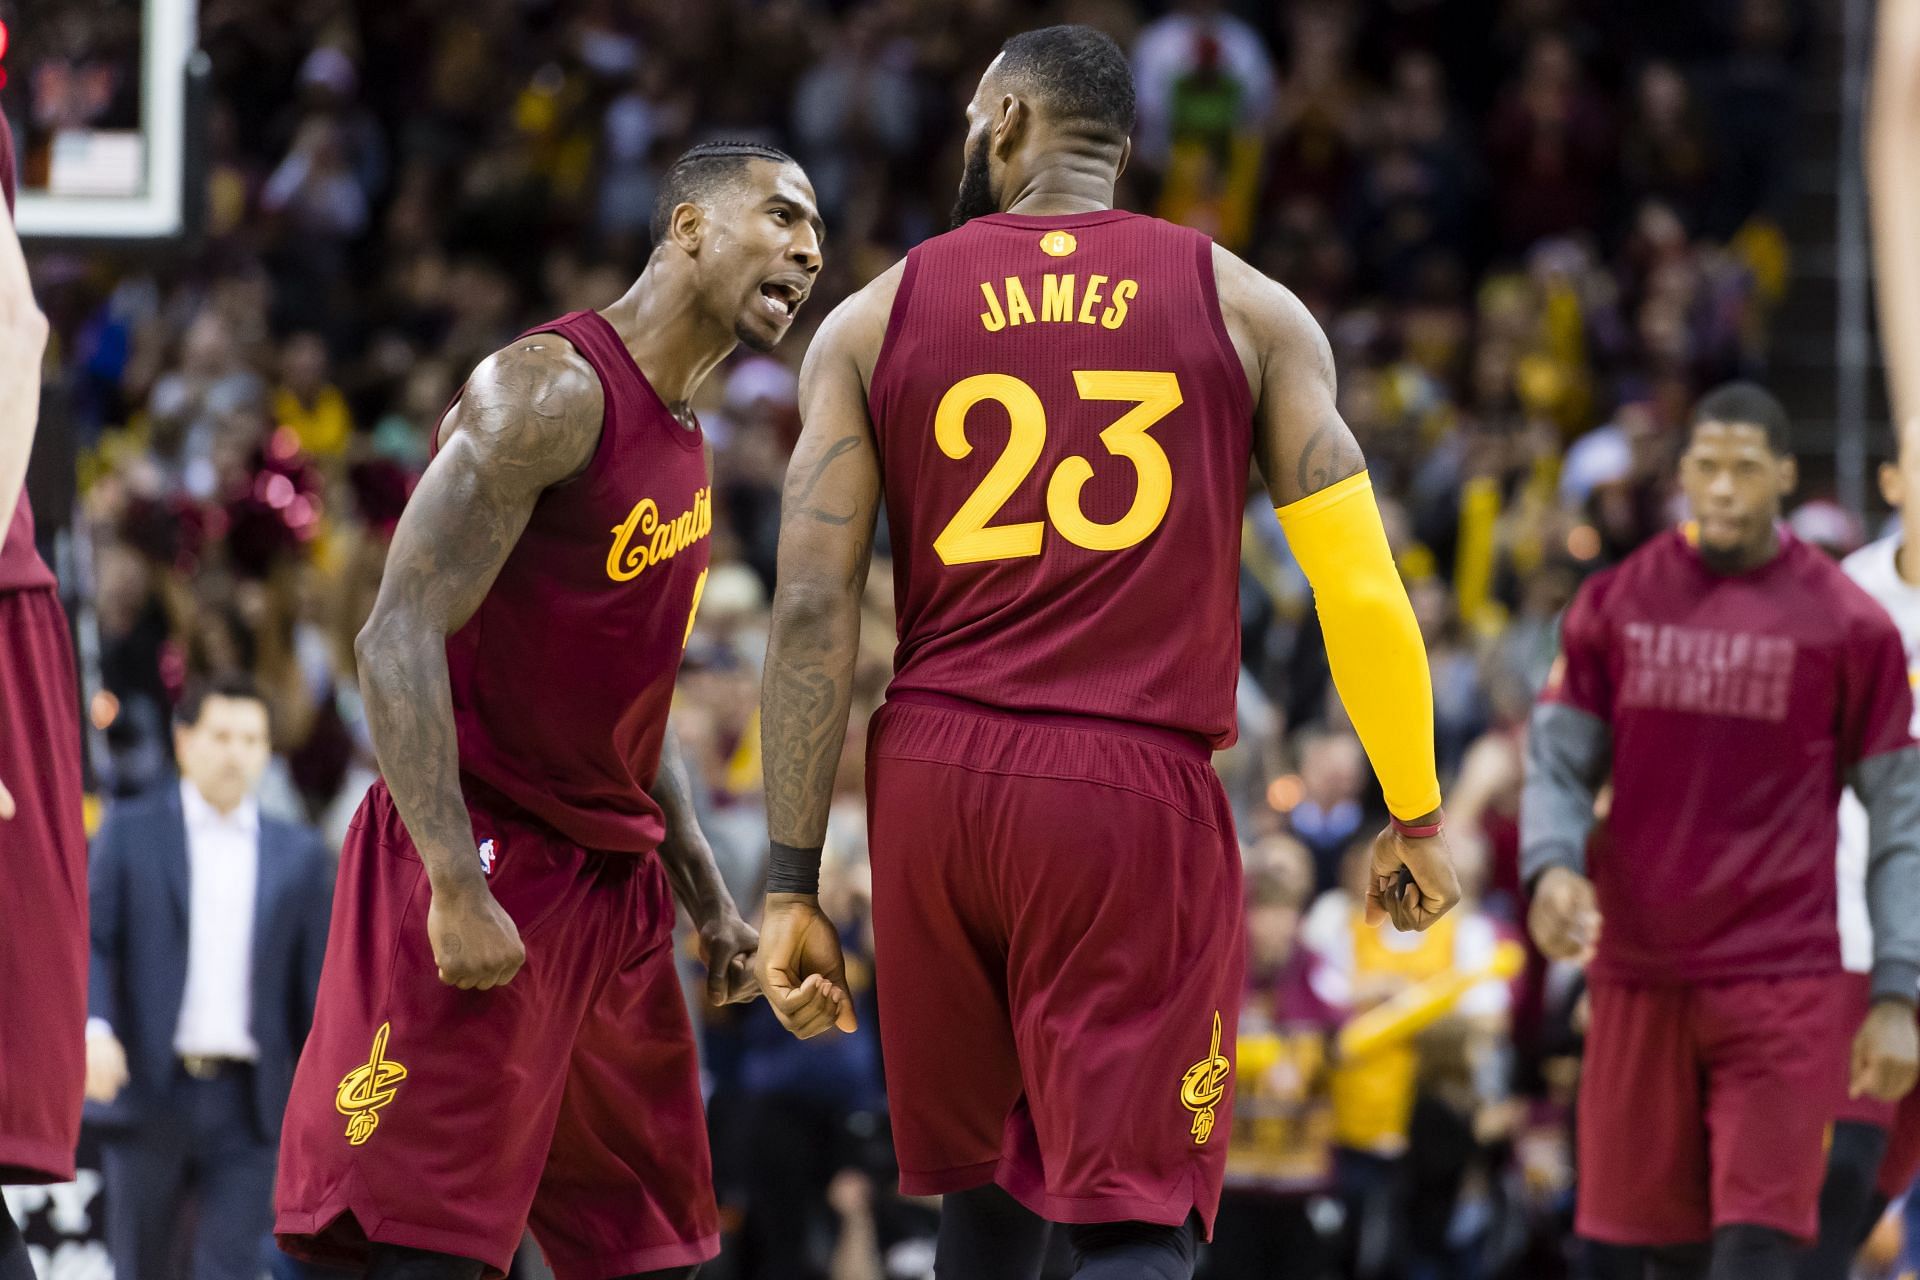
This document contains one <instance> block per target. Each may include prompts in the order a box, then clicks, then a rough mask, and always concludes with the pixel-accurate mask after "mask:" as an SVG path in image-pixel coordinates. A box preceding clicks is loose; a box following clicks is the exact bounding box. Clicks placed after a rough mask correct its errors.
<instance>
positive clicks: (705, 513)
mask: <svg viewBox="0 0 1920 1280" xmlns="http://www.w3.org/2000/svg"><path fill="white" fill-rule="evenodd" d="M711 532H713V489H712V487H711V486H709V487H708V488H705V489H702V490H700V491H699V492H698V493H695V494H694V495H693V505H692V506H691V507H688V508H687V509H686V510H685V511H683V512H681V513H680V514H679V515H677V516H675V517H674V518H673V519H671V520H663V519H661V518H660V505H659V504H658V503H656V502H655V501H654V500H653V499H652V498H642V499H640V501H639V502H637V503H635V504H634V507H633V510H632V511H629V512H628V513H627V518H626V519H625V520H623V521H621V522H620V524H619V525H618V526H617V527H615V529H614V531H613V549H612V550H610V551H608V552H607V576H608V577H609V578H612V579H613V580H614V581H615V582H632V581H633V580H634V579H635V578H637V577H639V576H640V575H641V574H643V573H645V572H646V571H647V570H648V569H650V568H652V567H653V566H654V565H656V564H659V563H661V562H662V561H665V560H671V559H673V558H674V557H675V556H677V555H679V554H680V553H681V552H682V551H684V550H686V549H687V548H688V547H690V546H692V545H693V544H694V543H696V542H698V541H700V539H702V538H704V537H706V536H707V535H708V534H709V533H711Z"/></svg>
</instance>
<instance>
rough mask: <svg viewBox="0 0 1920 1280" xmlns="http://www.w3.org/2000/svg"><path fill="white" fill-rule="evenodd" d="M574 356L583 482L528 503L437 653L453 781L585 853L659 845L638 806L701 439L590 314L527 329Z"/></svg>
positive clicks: (691, 584)
mask: <svg viewBox="0 0 1920 1280" xmlns="http://www.w3.org/2000/svg"><path fill="white" fill-rule="evenodd" d="M537 333H556V334H559V335H560V336H561V337H563V338H565V339H566V340H567V341H568V342H570V343H572V344H573V347H574V349H575V350H576V351H578V352H579V353H580V354H581V356H582V357H584V358H585V359H586V361H587V363H589V364H591V365H592V366H593V370H594V372H595V373H596V374H598V375H599V377H600V386H601V389H602V390H603V392H604V393H605V397H606V409H605V415H604V419H603V423H602V426H601V429H600V443H599V445H598V447H597V448H596V449H595V450H594V454H593V461H592V462H591V463H590V464H589V465H588V467H587V470H586V471H585V472H584V473H583V474H581V475H580V476H578V477H576V478H575V479H573V480H570V481H568V482H567V483H565V484H562V485H558V486H556V487H554V488H552V489H549V490H548V491H547V492H546V493H545V494H543V495H541V498H540V501H539V504H538V505H537V506H535V508H534V511H533V518H532V519H531V520H530V521H528V523H527V528H526V532H524V533H522V534H521V535H520V541H519V542H518V543H517V544H516V545H515V546H514V549H513V552H512V554H510V555H509V556H508V557H507V562H506V564H505V565H504V566H503V567H502V568H501V570H500V576H499V577H498V578H497V579H495V581H494V584H493V589H492V590H491V591H489V592H488V593H487V598H486V599H485V600H484V601H482V602H481V605H480V608H479V610H478V611H477V612H476V613H475V614H474V615H473V617H472V618H471V619H470V620H469V621H468V622H467V625H466V626H464V627H462V628H461V629H460V630H459V631H458V632H456V633H455V634H454V635H452V636H451V637H449V638H448V640H447V667H448V670H449V672H450V674H451V675H452V677H453V715H454V721H455V723H456V724H457V725H458V727H459V744H460V768H461V771H462V772H463V773H464V774H466V775H467V776H468V777H469V778H471V779H473V780H476V781H478V782H480V783H481V784H483V785H484V786H485V787H488V788H490V789H492V790H493V791H494V792H497V793H499V794H500V795H502V796H504V797H505V798H506V799H507V800H509V801H511V802H513V803H514V804H516V805H518V806H520V807H521V808H522V809H525V810H527V811H528V812H529V813H532V814H533V815H534V816H536V817H538V818H540V819H541V820H542V821H544V822H546V823H547V824H548V825H550V826H552V827H553V828H554V829H555V830H557V831H559V832H560V833H561V834H562V835H564V836H566V837H567V838H568V839H571V840H574V841H576V842H578V843H579V844H581V845H583V846H585V847H586V848H589V849H607V850H621V851H630V852H634V853H644V852H647V851H648V850H651V849H652V848H653V847H654V846H655V845H657V844H658V843H659V841H660V836H661V833H662V829H663V828H662V823H661V816H660V807H659V805H657V804H655V803H654V801H653V798H652V797H651V796H649V795H648V794H647V789H648V788H649V787H651V786H652V785H653V780H654V772H655V770H656V769H657V768H658V767H659V764H660V745H661V742H662V739H663V738H664V736H665V733H666V728H667V708H668V704H669V703H670V702H671V701H672V698H673V681H674V676H675V674H676V673H677V672H678V671H679V669H680V655H681V652H682V650H684V649H685V647H686V642H687V637H688V636H689V635H691V634H692V631H693V613H694V610H695V609H696V608H698V607H699V603H700V592H701V590H702V589H703V588H704V587H705V586H706V581H707V554H708V550H709V541H710V540H709V537H708V535H709V533H710V532H711V531H712V528H713V490H712V484H711V482H710V481H709V480H708V478H707V461H706V453H705V449H704V445H705V441H704V440H703V438H702V437H701V434H700V432H699V431H698V430H697V429H696V430H691V431H690V430H688V429H687V428H685V427H683V426H681V425H680V424H679V422H677V421H676V420H675V419H674V416H673V414H672V413H670V412H668V410H667V407H666V405H665V404H663V403H662V402H661V400H660V397H659V396H658V395H657V394H656V393H655V392H654V390H653V388H652V387H651V386H650V385H649V384H648V383H647V380H646V378H645V377H644V376H643V375H642V374H641V372H640V369H639V366H638V365H636V364H634V362H633V357H632V356H631V355H630V354H628V352H627V348H626V345H625V344H624V343H622V342H621V341H620V336H619V334H617V333H616V332H615V331H614V328H613V326H612V325H610V324H608V323H607V322H606V320H605V319H603V318H602V317H601V316H600V315H599V313H597V312H593V311H576V312H573V313H572V314H570V315H566V316H562V317H561V318H560V319H558V320H555V321H553V322H552V323H551V324H546V325H542V326H540V327H539V328H537V329H533V330H529V331H528V333H527V334H526V335H523V336H526V337H531V336H532V335H533V334H537Z"/></svg>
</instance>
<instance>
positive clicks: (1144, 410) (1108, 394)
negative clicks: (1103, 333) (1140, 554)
mask: <svg viewBox="0 0 1920 1280" xmlns="http://www.w3.org/2000/svg"><path fill="white" fill-rule="evenodd" d="M1073 384H1074V386H1075V387H1077V388H1078V389H1079V391H1080V398H1081V399H1082V400H1132V401H1135V402H1136V403H1135V404H1134V406H1133V408H1131V409H1129V410H1127V411H1126V412H1125V413H1124V414H1122V415H1121V416H1120V420H1119V421H1118V422H1115V423H1114V424H1113V425H1112V426H1110V427H1108V428H1107V429H1106V430H1105V431H1102V432H1101V433H1100V443H1101V444H1103V445H1105V446H1106V448H1107V452H1108V453H1110V454H1112V455H1113V456H1114V457H1116V458H1125V459H1126V460H1127V461H1129V462H1131V463H1132V464H1133V470H1134V477H1135V481H1136V488H1135V489H1134V494H1133V504H1132V505H1131V506H1129V507H1128V508H1127V512H1126V514H1125V515H1123V516H1121V517H1120V518H1119V519H1118V520H1115V521H1113V522H1112V523H1111V524H1101V523H1100V522H1098V521H1096V520H1089V519H1087V515H1086V513H1085V512H1084V511H1082V510H1081V509H1080V491H1081V489H1083V488H1084V487H1086V483H1087V481H1089V480H1091V479H1093V464H1092V463H1091V462H1089V461H1087V460H1086V459H1085V458H1083V457H1081V456H1080V455H1079V454H1077V453H1076V454H1074V455H1073V456H1072V457H1070V458H1066V459H1063V460H1062V461H1061V463H1060V465H1059V466H1058V467H1055V468H1054V471H1053V479H1051V480H1049V481H1048V482H1047V516H1048V517H1049V518H1050V519H1051V520H1052V521H1053V527H1054V528H1056V529H1058V530H1059V531H1060V536H1061V537H1063V538H1065V539H1066V540H1067V541H1068V542H1071V543H1072V544H1073V545H1074V546H1076V547H1085V548H1086V549H1087V550H1089V551H1124V550H1126V549H1127V548H1128V547H1131V546H1135V545H1137V544H1139V543H1141V542H1145V541H1146V539H1147V536H1148V535H1149V534H1151V533H1152V532H1153V531H1154V530H1155V529H1158V528H1159V527H1160V522H1161V521H1162V520H1164V519H1166V518H1167V507H1168V505H1169V504H1171V503H1172V501H1173V464H1172V463H1170V462H1169V461H1168V460H1167V451H1166V450H1165V449H1162V448H1161V447H1160V442H1159V441H1158V440H1155V439H1154V438H1153V437H1152V436H1150V435H1148V434H1147V432H1149V431H1151V430H1153V428H1154V427H1155V426H1157V425H1158V424H1159V422H1160V420H1161V419H1162V418H1164V417H1166V416H1167V415H1168V414H1170V413H1172V412H1173V411H1174V410H1175V409H1178V408H1179V407H1180V406H1181V405H1182V404H1183V403H1185V399H1184V397H1182V396H1181V394H1180V380H1179V379H1178V378H1177V377H1175V376H1174V375H1173V374H1171V373H1149V372H1145V371H1135V370H1120V369H1076V370H1074V373H1073Z"/></svg>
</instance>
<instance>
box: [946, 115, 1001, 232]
mask: <svg viewBox="0 0 1920 1280" xmlns="http://www.w3.org/2000/svg"><path fill="white" fill-rule="evenodd" d="M998 212H1000V201H999V199H998V198H997V197H996V196H995V195H994V194H993V175H992V174H991V173H990V172H988V169H987V135H986V134H984V133H983V134H981V135H980V141H978V142H977V143H975V144H974V147H973V150H971V151H969V152H967V165H966V168H965V169H964V170H962V171H961V174H960V194H959V195H958V196H956V197H954V201H953V215H952V218H951V219H950V221H949V223H948V227H949V229H957V228H959V227H964V226H965V225H966V224H967V223H969V222H971V221H973V220H974V219H975V218H984V217H986V216H987V215H988V214H990V213H998Z"/></svg>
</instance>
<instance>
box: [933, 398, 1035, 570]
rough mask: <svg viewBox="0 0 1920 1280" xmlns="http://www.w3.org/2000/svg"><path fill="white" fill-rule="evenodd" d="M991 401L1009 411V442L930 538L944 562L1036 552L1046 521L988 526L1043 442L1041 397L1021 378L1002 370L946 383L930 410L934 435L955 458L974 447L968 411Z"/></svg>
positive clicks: (1027, 472)
mask: <svg viewBox="0 0 1920 1280" xmlns="http://www.w3.org/2000/svg"><path fill="white" fill-rule="evenodd" d="M987 400H992V401H994V402H996V403H997V404H999V405H1000V407H1001V408H1003V409H1005V410H1006V411H1007V447H1006V449H1005V450H1004V451H1003V452H1002V453H1001V454H1000V456H999V457H998V458H997V459H995V460H994V464H993V466H992V467H991V468H990V469H989V470H988V471H987V474H986V476H985V477H984V478H982V479H981V481H980V484H979V486H978V487H977V488H975V489H974V491H973V494H972V496H970V497H969V498H968V499H967V500H966V501H965V502H963V503H961V504H960V510H958V511H956V512H954V514H953V519H951V520H949V521H948V522H947V527H946V528H945V529H942V530H941V531H940V536H939V537H937V538H935V539H934V540H933V550H934V554H935V555H938V556H939V557H940V559H941V561H942V563H945V564H978V563H980V562H981V561H983V560H1016V559H1019V558H1021V557H1023V556H1037V555H1039V554H1040V542H1041V537H1042V535H1043V534H1044V532H1045V525H1044V523H1043V522H1042V521H1039V520H1028V521H1024V522H1022V523H1020V524H1001V525H989V524H988V523H987V521H989V520H991V519H993V518H994V517H995V516H996V515H998V514H1000V508H1001V507H1004V506H1005V505H1007V499H1009V498H1011V497H1013V495H1014V492H1015V491H1016V490H1017V489H1019V488H1020V486H1021V485H1022V484H1023V483H1024V482H1025V481H1026V478H1027V477H1028V476H1029V475H1030V474H1032V472H1033V467H1034V464H1035V463H1037V462H1039V461H1040V451H1041V450H1042V449H1043V448H1045V447H1046V443H1047V411H1046V408H1045V406H1043V405H1042V404H1041V403H1040V396H1039V394H1038V393H1037V392H1035V391H1034V389H1033V388H1032V387H1030V386H1028V385H1027V384H1026V383H1024V382H1022V381H1020V379H1018V378H1015V377H1012V376H1010V375H1008V374H1004V373H976V374H974V375H973V376H972V377H971V378H963V379H961V380H960V381H959V382H956V383H954V384H953V386H952V387H950V388H948V390H947V394H946V395H944V396H941V397H940V407H939V408H938V409H936V410H935V411H934V415H933V438H934V440H935V441H936V442H937V443H938V444H939V445H940V451H941V452H942V453H944V454H946V455H947V456H948V457H949V458H952V459H953V460H954V461H955V462H958V461H960V460H961V459H962V458H965V457H967V456H968V455H969V454H971V453H972V452H973V445H972V444H971V443H970V442H969V441H968V440H967V414H968V413H969V412H971V411H972V409H973V407H974V406H975V405H977V404H980V403H981V402H983V401H987Z"/></svg>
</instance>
